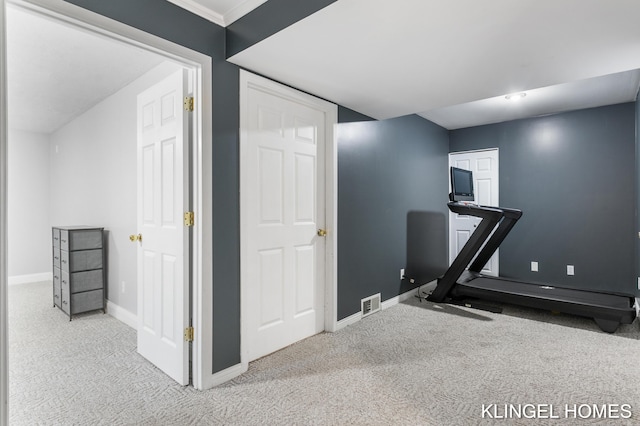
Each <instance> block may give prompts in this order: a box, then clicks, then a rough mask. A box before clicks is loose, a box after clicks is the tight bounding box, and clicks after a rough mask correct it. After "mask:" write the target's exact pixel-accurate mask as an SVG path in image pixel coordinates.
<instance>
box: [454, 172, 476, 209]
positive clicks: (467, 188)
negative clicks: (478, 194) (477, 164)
mask: <svg viewBox="0 0 640 426" xmlns="http://www.w3.org/2000/svg"><path fill="white" fill-rule="evenodd" d="M449 198H450V199H451V201H474V200H475V197H474V195H473V173H472V172H471V171H469V170H464V169H459V168H457V167H451V194H449Z"/></svg>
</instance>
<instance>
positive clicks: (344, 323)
mask: <svg viewBox="0 0 640 426" xmlns="http://www.w3.org/2000/svg"><path fill="white" fill-rule="evenodd" d="M435 283H436V281H431V282H430V283H427V284H424V285H421V286H420V287H416V288H414V289H412V290H409V291H406V292H404V293H402V294H400V295H398V296H395V297H392V298H390V299H387V300H385V301H384V302H382V304H381V305H380V307H381V310H385V309H389V308H391V307H393V306H395V305H397V304H399V303H402V302H404V301H407V300H409V299H411V298H412V297H414V296H415V295H416V293H417V292H418V291H419V290H420V289H421V288H422V287H424V286H426V285H433V284H435ZM361 319H362V312H356V313H355V314H353V315H349V316H348V317H346V318H343V319H341V320H340V321H338V322H337V323H336V329H335V330H334V331H338V330H342V329H343V328H345V327H348V326H350V325H353V324H355V323H357V322H358V321H360V320H361Z"/></svg>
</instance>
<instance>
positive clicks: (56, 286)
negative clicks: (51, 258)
mask: <svg viewBox="0 0 640 426" xmlns="http://www.w3.org/2000/svg"><path fill="white" fill-rule="evenodd" d="M60 284H61V274H60V269H59V268H53V305H54V306H60V305H61V304H62V299H61V297H62V287H61V285H60Z"/></svg>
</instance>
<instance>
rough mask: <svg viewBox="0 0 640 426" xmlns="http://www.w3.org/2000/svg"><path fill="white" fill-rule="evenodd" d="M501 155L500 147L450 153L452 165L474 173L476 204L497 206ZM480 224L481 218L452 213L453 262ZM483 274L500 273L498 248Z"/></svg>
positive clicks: (494, 274)
mask: <svg viewBox="0 0 640 426" xmlns="http://www.w3.org/2000/svg"><path fill="white" fill-rule="evenodd" d="M498 158H499V157H498V150H497V149H489V150H483V151H467V152H456V153H451V154H449V166H454V167H458V168H460V169H465V170H471V171H472V172H473V189H474V193H475V201H474V202H475V203H476V204H480V205H482V206H493V207H497V206H498V205H499V202H500V197H499V183H498V178H499V167H498V166H499V164H498ZM449 179H451V177H449ZM449 186H451V182H449ZM478 223H480V219H479V218H476V217H473V216H463V215H459V214H456V213H452V212H449V264H451V263H452V262H453V260H454V259H455V258H456V256H457V255H458V253H459V252H460V250H462V247H464V245H465V244H466V242H467V240H468V239H469V237H470V236H471V234H472V233H473V231H474V230H475V228H476V226H477V225H478ZM482 273H483V274H486V275H493V276H498V274H499V264H498V252H497V251H496V252H495V254H494V255H493V256H492V257H491V259H490V260H489V261H488V262H487V264H486V265H485V267H484V269H483V270H482Z"/></svg>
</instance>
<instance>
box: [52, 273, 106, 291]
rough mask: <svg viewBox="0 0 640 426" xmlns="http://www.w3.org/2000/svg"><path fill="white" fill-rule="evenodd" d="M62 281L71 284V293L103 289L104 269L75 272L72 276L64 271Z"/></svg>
mask: <svg viewBox="0 0 640 426" xmlns="http://www.w3.org/2000/svg"><path fill="white" fill-rule="evenodd" d="M69 278H70V279H69ZM62 281H63V282H64V281H66V282H67V283H69V286H70V287H69V288H70V289H71V293H78V292H80V291H88V290H95V289H97V288H102V287H103V276H102V269H96V270H95V271H85V272H73V273H71V275H69V273H67V272H65V271H62Z"/></svg>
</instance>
